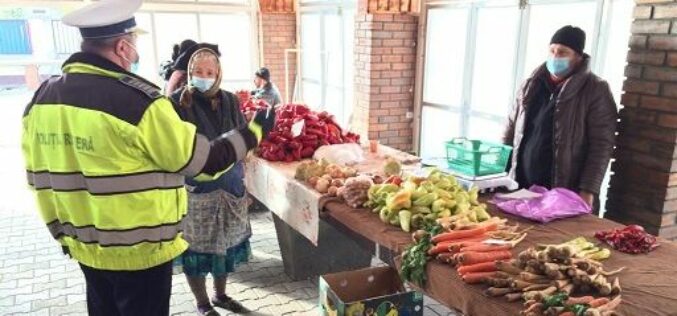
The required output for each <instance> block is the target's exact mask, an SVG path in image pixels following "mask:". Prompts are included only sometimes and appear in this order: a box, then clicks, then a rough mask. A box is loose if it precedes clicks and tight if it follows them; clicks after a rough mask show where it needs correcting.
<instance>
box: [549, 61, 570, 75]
mask: <svg viewBox="0 0 677 316" xmlns="http://www.w3.org/2000/svg"><path fill="white" fill-rule="evenodd" d="M570 64H571V61H570V60H569V59H568V58H556V57H552V56H550V57H548V61H546V62H545V66H546V67H547V68H548V71H549V72H550V73H551V74H553V75H554V76H561V75H564V74H566V73H567V71H569V66H570Z"/></svg>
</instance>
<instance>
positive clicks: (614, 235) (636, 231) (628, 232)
mask: <svg viewBox="0 0 677 316" xmlns="http://www.w3.org/2000/svg"><path fill="white" fill-rule="evenodd" d="M595 237H596V238H597V239H599V240H601V241H604V242H606V243H607V244H609V246H611V247H613V248H614V249H616V250H618V251H622V252H625V253H632V254H637V253H648V252H649V251H651V250H654V249H655V248H656V247H658V242H656V237H654V236H653V235H651V234H649V233H647V232H645V231H644V228H642V226H639V225H629V226H626V227H625V228H622V229H621V228H617V229H612V230H606V231H599V232H596V233H595Z"/></svg>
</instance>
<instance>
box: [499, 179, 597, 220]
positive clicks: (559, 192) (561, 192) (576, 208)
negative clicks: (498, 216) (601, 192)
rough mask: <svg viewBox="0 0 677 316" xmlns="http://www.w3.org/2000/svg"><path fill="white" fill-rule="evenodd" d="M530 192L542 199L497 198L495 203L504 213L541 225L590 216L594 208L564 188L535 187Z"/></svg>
mask: <svg viewBox="0 0 677 316" xmlns="http://www.w3.org/2000/svg"><path fill="white" fill-rule="evenodd" d="M529 191H531V192H534V193H539V194H542V195H541V196H540V197H536V198H532V199H527V200H515V199H504V198H500V197H495V198H494V199H493V201H492V202H493V203H495V204H496V205H497V206H498V208H500V209H501V210H502V211H504V212H506V213H509V214H512V215H516V216H519V217H523V218H528V219H531V220H534V221H538V222H541V223H548V222H550V221H553V220H556V219H560V218H567V217H574V216H579V215H583V214H590V213H591V212H592V208H591V207H590V205H588V204H587V203H585V201H583V200H582V199H581V197H580V196H578V194H576V193H575V192H572V191H570V190H567V189H564V188H554V189H552V190H550V191H548V189H546V188H544V187H541V186H537V185H534V186H532V187H531V188H529Z"/></svg>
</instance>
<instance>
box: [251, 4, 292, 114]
mask: <svg viewBox="0 0 677 316" xmlns="http://www.w3.org/2000/svg"><path fill="white" fill-rule="evenodd" d="M259 14H261V19H262V21H261V23H262V25H261V29H262V33H263V61H262V62H261V66H263V67H268V69H270V73H271V81H272V82H273V83H275V85H277V88H278V89H279V90H280V94H281V95H282V100H283V103H286V100H287V95H286V92H285V67H284V50H285V49H290V48H296V14H295V13H288V12H287V13H265V12H264V13H259ZM288 60H289V93H290V94H291V93H293V90H294V81H295V80H296V54H294V53H290V54H289V59H288Z"/></svg>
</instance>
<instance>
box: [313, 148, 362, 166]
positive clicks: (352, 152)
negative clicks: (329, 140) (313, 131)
mask: <svg viewBox="0 0 677 316" xmlns="http://www.w3.org/2000/svg"><path fill="white" fill-rule="evenodd" d="M313 158H314V159H315V160H321V159H326V160H327V161H329V162H330V163H333V164H337V165H354V164H358V163H360V162H363V161H364V155H363V151H362V147H360V145H358V144H352V143H351V144H338V145H327V146H322V147H320V148H318V149H317V150H316V151H315V154H314V155H313Z"/></svg>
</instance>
